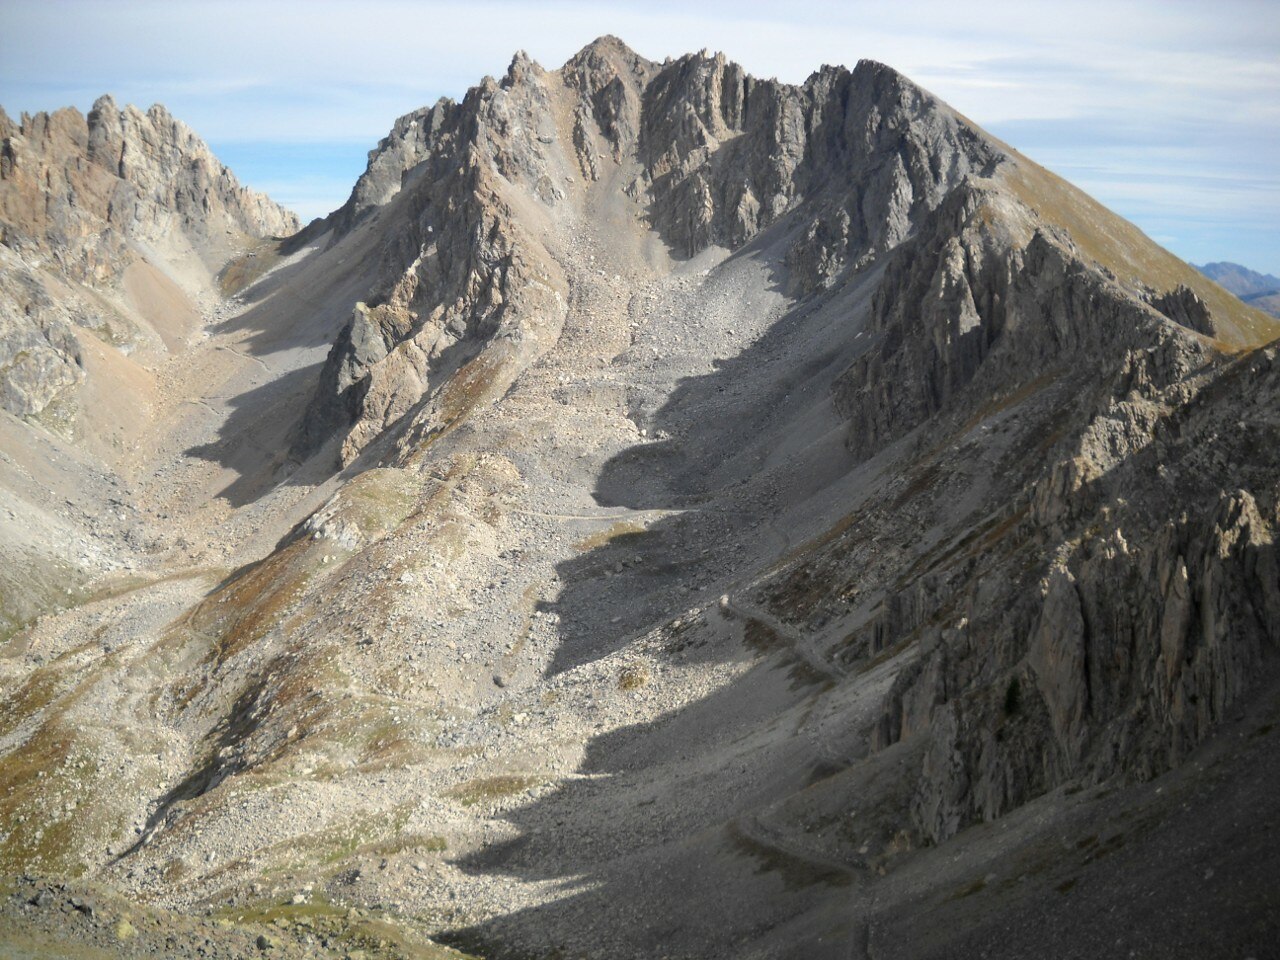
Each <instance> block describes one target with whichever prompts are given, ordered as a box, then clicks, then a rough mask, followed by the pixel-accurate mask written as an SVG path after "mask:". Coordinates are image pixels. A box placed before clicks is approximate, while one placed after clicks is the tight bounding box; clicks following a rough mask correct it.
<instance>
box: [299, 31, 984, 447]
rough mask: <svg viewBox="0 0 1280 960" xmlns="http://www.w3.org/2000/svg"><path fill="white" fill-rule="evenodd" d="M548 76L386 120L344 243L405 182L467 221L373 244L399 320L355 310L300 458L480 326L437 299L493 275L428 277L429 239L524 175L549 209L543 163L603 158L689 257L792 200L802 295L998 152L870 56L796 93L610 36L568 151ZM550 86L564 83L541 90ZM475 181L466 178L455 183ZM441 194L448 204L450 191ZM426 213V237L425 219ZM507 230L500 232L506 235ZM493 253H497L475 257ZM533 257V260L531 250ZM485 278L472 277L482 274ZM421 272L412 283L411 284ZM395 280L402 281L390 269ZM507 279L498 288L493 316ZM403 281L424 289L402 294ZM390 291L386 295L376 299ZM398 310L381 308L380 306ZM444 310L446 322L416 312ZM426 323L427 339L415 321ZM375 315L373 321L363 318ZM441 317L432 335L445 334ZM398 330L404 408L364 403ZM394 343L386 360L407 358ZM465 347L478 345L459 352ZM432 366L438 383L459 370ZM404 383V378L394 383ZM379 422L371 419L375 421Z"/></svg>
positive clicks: (859, 259)
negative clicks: (646, 52)
mask: <svg viewBox="0 0 1280 960" xmlns="http://www.w3.org/2000/svg"><path fill="white" fill-rule="evenodd" d="M548 82H549V81H548V76H547V75H546V74H545V73H544V72H543V71H542V70H541V69H540V68H538V67H537V66H536V65H534V64H532V63H530V62H529V61H528V60H527V58H523V57H522V56H518V57H517V58H516V60H515V61H514V62H513V63H512V65H511V69H510V71H509V72H508V74H507V76H506V77H505V78H504V79H503V80H502V81H501V82H500V83H494V82H493V81H488V82H487V83H486V84H485V85H483V86H481V87H479V88H476V89H474V90H472V91H471V92H470V93H469V94H468V95H467V97H466V99H465V100H464V102H463V103H462V104H460V105H458V104H451V103H449V102H447V101H442V102H441V103H439V104H437V105H435V106H434V107H431V108H430V109H427V110H423V111H418V112H416V113H413V114H409V115H407V116H405V117H402V118H401V119H400V120H398V121H396V124H395V126H394V127H393V129H392V132H391V134H390V135H389V136H388V137H387V138H385V139H384V140H383V141H382V142H381V143H380V144H379V146H378V149H377V150H375V151H373V152H371V153H370V159H369V166H368V169H367V171H366V172H365V174H364V175H362V176H361V178H360V180H359V181H358V182H357V184H356V187H355V189H354V190H353V192H352V195H351V198H350V199H349V200H348V201H347V203H346V205H344V207H343V208H341V209H340V210H339V211H337V212H336V213H335V214H334V215H333V224H332V226H333V236H334V239H335V240H336V239H337V238H339V237H341V236H342V235H343V234H344V233H345V232H346V231H349V230H350V229H352V226H353V225H354V224H355V223H356V222H357V221H358V220H359V219H360V218H361V217H363V216H367V215H368V214H369V213H370V212H371V211H372V210H374V209H375V208H376V207H377V206H379V205H381V204H385V203H387V202H388V201H389V200H390V199H391V198H392V197H395V196H397V194H399V193H400V192H401V191H404V192H405V193H406V194H407V195H408V196H407V197H406V198H405V199H403V200H400V201H399V206H400V207H401V209H405V205H411V206H412V207H413V208H414V209H413V213H412V214H411V215H412V216H414V217H415V218H416V219H417V220H419V221H421V224H420V225H419V228H418V229H419V232H422V230H423V229H426V230H430V229H434V228H432V227H431V226H430V224H428V223H427V220H430V219H434V221H436V222H437V223H439V224H441V226H442V228H447V229H449V230H451V231H466V232H467V233H469V234H470V237H469V238H464V237H460V236H457V235H456V234H451V235H449V236H445V235H440V236H434V235H433V236H431V237H429V238H427V241H428V242H419V243H412V242H409V240H408V238H407V237H403V236H402V235H397V240H396V243H395V245H394V246H388V247H387V248H386V249H385V251H384V254H383V257H384V261H385V274H386V277H387V280H386V283H387V284H392V283H400V285H401V286H400V293H399V294H386V295H385V296H388V297H391V298H392V299H396V298H398V301H399V302H400V304H401V306H400V307H399V308H398V310H399V312H398V313H397V317H398V319H397V320H396V321H395V322H391V323H388V322H386V321H377V320H374V321H372V323H373V326H371V319H370V318H372V317H376V316H385V315H386V309H382V308H381V307H379V308H377V309H379V310H382V312H381V313H378V312H377V311H376V310H375V312H374V313H370V312H369V311H366V310H363V309H361V310H360V311H357V313H356V314H355V315H354V316H353V319H352V324H351V328H350V329H349V330H348V331H347V332H346V333H344V335H343V338H342V339H341V340H340V341H339V343H338V344H337V345H336V346H335V349H334V354H333V355H332V356H331V357H330V361H329V363H328V364H327V365H326V368H325V373H324V375H323V377H322V382H321V385H320V388H319V391H318V394H317V401H316V404H315V408H314V410H315V412H314V414H313V415H311V416H310V417H309V419H308V421H307V423H306V425H305V426H304V429H303V431H302V434H301V437H300V445H299V449H300V450H303V451H309V450H312V449H314V448H315V446H316V444H317V443H318V442H319V440H320V439H321V438H323V437H327V436H329V435H331V434H332V432H333V431H334V430H335V429H338V428H342V427H344V426H346V425H347V424H354V425H355V431H354V433H355V439H354V440H352V441H351V442H349V443H348V444H347V445H346V447H345V448H344V453H343V459H344V460H349V459H350V457H351V456H352V454H353V453H354V452H355V451H356V450H358V449H359V448H360V447H362V446H363V444H364V442H365V440H363V439H361V438H365V437H367V435H368V434H369V432H370V431H372V432H373V433H376V432H378V431H379V430H380V429H382V427H384V426H386V425H387V424H389V423H390V422H392V421H393V419H394V416H395V415H402V414H403V413H404V412H405V411H406V410H407V409H408V407H409V406H410V405H411V403H412V401H413V400H414V399H416V398H414V397H412V394H413V393H415V392H417V393H422V392H423V389H424V387H423V384H424V383H425V382H426V381H427V380H429V379H430V377H427V376H425V375H424V374H425V371H426V369H427V368H428V367H431V366H433V365H435V364H436V363H437V361H436V360H435V359H434V356H433V354H434V355H435V356H438V355H441V354H443V352H444V350H445V348H446V347H447V346H452V345H453V344H454V343H455V342H456V341H457V340H458V339H459V338H460V337H461V338H467V337H469V336H471V334H470V333H468V331H470V330H473V329H474V330H477V331H479V333H480V335H481V336H488V335H489V331H486V330H484V329H483V324H478V323H477V322H476V321H475V320H472V321H470V322H466V323H464V324H462V325H461V326H460V325H459V324H458V323H457V322H456V321H454V324H453V328H450V325H449V321H448V320H444V321H442V320H441V319H439V317H443V314H442V313H440V311H442V310H443V309H444V303H443V301H445V300H446V299H449V298H455V297H459V295H460V298H461V299H460V302H468V301H469V300H470V299H472V295H471V294H470V293H469V292H467V291H466V290H464V289H463V284H464V283H465V284H469V285H471V286H475V285H476V284H477V283H479V284H481V285H485V284H488V283H490V281H489V280H488V279H487V277H489V276H491V274H492V271H491V268H488V267H485V266H483V265H481V264H476V263H467V264H460V265H459V266H460V267H465V270H464V269H459V270H456V271H455V272H454V274H453V275H452V276H449V277H444V276H440V277H433V278H432V279H431V282H427V281H426V280H425V279H424V271H425V270H427V269H430V268H431V265H432V264H433V263H435V262H436V259H437V258H436V257H435V256H432V255H429V254H428V253H427V251H428V250H429V249H435V250H439V249H448V248H449V246H452V247H453V248H454V249H459V241H460V242H461V246H462V247H467V246H469V247H471V248H472V249H474V248H476V246H477V245H478V244H480V243H488V242H489V241H488V240H487V239H483V240H482V237H483V238H487V237H488V236H491V235H492V234H493V232H494V231H493V230H492V225H484V224H482V223H481V221H482V218H483V209H484V205H485V204H492V203H493V201H492V200H491V199H489V198H492V197H496V196H497V195H498V194H497V191H496V190H495V188H494V187H493V186H491V185H490V184H491V182H493V181H494V178H496V181H497V182H501V181H508V182H511V183H514V184H518V185H522V186H524V187H526V188H528V189H529V190H530V192H531V193H532V194H533V196H534V197H536V198H537V199H538V200H539V201H541V202H542V203H544V204H547V205H554V204H555V203H556V201H557V199H558V197H560V196H562V195H563V191H562V189H561V186H560V185H559V184H558V183H557V182H555V181H553V180H552V179H550V178H549V170H550V168H551V167H554V166H558V167H559V168H561V169H562V170H563V168H564V166H565V164H566V163H572V164H573V166H574V167H576V170H575V171H574V173H575V174H580V175H581V176H582V177H584V178H587V179H589V180H591V181H597V180H599V179H600V177H601V176H602V173H601V167H600V163H601V158H602V157H605V156H608V157H609V158H610V159H611V161H612V163H613V164H614V165H620V166H622V167H624V168H625V169H626V170H627V171H628V174H627V175H628V176H630V177H631V180H630V182H627V183H626V184H625V190H626V192H627V193H628V194H629V195H631V196H633V197H636V198H638V199H641V200H642V202H643V203H644V204H645V206H646V209H647V219H648V221H649V222H650V223H651V225H652V226H653V228H654V229H656V230H657V231H658V232H659V233H660V234H661V235H662V236H663V238H664V239H665V240H666V241H667V242H668V243H669V244H671V245H672V247H673V248H674V249H676V250H678V251H680V252H681V253H682V254H683V255H685V256H690V257H691V256H694V255H695V254H697V253H698V252H699V251H701V250H703V249H705V248H706V247H708V246H710V245H712V244H716V245H722V246H726V247H730V248H733V247H738V246H741V245H742V244H743V243H745V242H747V241H748V240H750V239H751V238H752V237H754V236H755V235H756V234H757V233H759V231H760V230H762V229H764V228H765V227H767V226H769V225H770V224H772V223H774V222H776V221H777V220H779V219H780V218H781V217H782V216H783V215H784V214H786V213H787V212H789V211H791V210H793V208H795V207H797V206H798V205H801V204H804V203H808V204H809V207H808V211H807V212H806V211H805V210H798V211H797V212H796V213H795V215H794V217H793V219H794V220H795V221H796V222H800V221H804V222H805V223H806V226H805V227H804V231H803V233H802V235H801V236H800V237H799V238H798V239H797V241H796V243H795V245H794V247H793V249H792V251H791V253H790V254H789V256H788V265H789V267H790V269H791V271H792V274H793V277H792V283H793V285H794V286H795V287H796V289H797V290H799V291H800V292H805V291H807V290H810V289H813V288H814V287H816V286H819V285H821V284H823V283H827V282H830V281H831V280H832V279H833V278H834V277H835V276H836V275H838V274H839V272H840V271H841V270H842V269H843V268H844V267H845V266H847V265H849V264H851V263H854V264H858V265H863V264H865V263H867V262H869V260H870V259H871V258H873V257H874V256H875V255H876V254H879V253H883V252H885V251H887V250H889V249H891V248H892V247H894V246H896V245H897V244H898V243H900V242H901V241H902V240H904V239H905V238H906V237H907V236H908V235H909V234H910V233H911V232H912V231H913V230H914V228H915V225H916V223H917V222H918V221H919V220H920V218H921V217H923V216H924V215H925V214H926V213H928V212H929V211H930V210H932V209H933V208H934V207H936V206H937V205H938V204H939V203H940V202H941V201H942V198H943V197H944V196H945V195H946V194H947V193H948V192H949V191H950V190H951V189H952V188H953V187H954V186H956V185H957V184H959V183H960V182H961V181H962V180H963V179H964V178H965V177H966V176H968V175H970V174H974V175H989V174H990V172H991V171H992V169H994V167H995V165H996V164H997V163H999V162H1000V160H1001V158H1002V157H1004V156H1005V154H1004V151H1003V149H1002V148H1001V147H1000V146H999V145H997V144H996V143H994V142H993V141H991V140H990V139H989V138H987V137H986V136H985V135H984V134H982V133H981V132H980V131H978V130H977V129H976V128H974V127H972V126H971V125H969V124H968V123H966V122H965V121H963V120H962V119H960V118H959V117H957V116H956V115H955V114H953V113H952V112H951V111H950V110H949V109H947V108H946V107H945V106H943V105H942V104H940V103H939V102H938V101H937V100H936V99H934V98H933V97H932V96H930V95H929V94H927V93H925V92H924V91H922V90H920V89H919V88H918V87H916V86H915V85H913V84H911V83H910V82H909V81H908V80H906V79H905V78H904V77H902V76H901V75H900V74H898V73H896V72H895V71H893V70H891V69H890V68H888V67H885V66H883V65H881V64H876V63H872V62H870V61H864V62H863V63H860V64H859V65H858V67H857V68H856V69H855V70H853V71H852V72H851V71H848V70H845V69H843V68H825V69H824V70H823V71H821V72H820V73H817V74H815V75H814V76H813V77H811V78H810V79H809V81H807V82H806V83H805V84H804V85H803V86H801V87H794V86H789V85H786V84H780V83H778V82H777V81H772V80H770V81H758V80H756V79H754V78H752V77H749V76H747V75H746V74H745V72H744V71H743V70H742V68H741V67H738V66H737V65H736V64H732V63H730V62H728V61H727V60H726V59H725V57H724V56H723V55H722V54H721V55H716V56H714V57H711V56H707V55H705V54H701V55H691V56H686V57H682V58H680V59H679V60H676V61H673V62H671V63H668V64H666V65H663V66H659V65H656V64H653V63H650V62H649V61H647V60H644V59H643V58H641V57H639V56H638V55H636V54H635V53H634V52H632V51H630V50H628V49H627V48H626V47H625V46H623V45H622V44H621V43H620V42H618V41H616V40H614V39H612V38H606V39H605V40H603V41H600V42H597V43H595V44H593V45H591V46H589V47H587V48H586V49H584V50H583V51H582V52H580V53H579V54H578V55H577V56H575V57H574V58H573V59H571V60H570V61H569V62H568V63H567V64H566V65H565V67H564V69H563V70H562V71H561V77H560V81H559V82H560V83H563V84H564V85H565V86H566V87H568V88H569V90H571V91H572V92H573V93H574V94H576V96H577V103H576V105H575V106H574V112H573V117H572V121H571V122H572V130H573V132H572V152H570V148H569V145H568V144H564V143H562V142H557V141H558V137H559V134H558V133H557V126H556V123H557V121H556V118H555V116H554V115H553V112H552V106H551V104H552V101H551V98H550V96H549V95H548V87H547V85H548ZM551 82H552V83H554V82H555V81H551ZM463 177H467V178H468V180H467V181H466V182H459V181H460V179H461V178H463ZM433 196H434V197H435V198H436V200H435V201H434V202H435V203H436V204H437V205H438V204H440V203H442V202H444V200H443V198H457V197H460V196H465V197H467V198H468V199H473V198H474V199H477V200H478V201H479V202H478V203H474V204H472V206H471V207H470V208H469V209H468V208H460V209H453V210H450V211H449V213H450V215H449V216H448V217H442V216H441V215H440V213H441V210H440V208H439V206H437V207H436V208H434V209H431V208H430V207H429V205H430V204H431V203H432V202H433V201H432V200H431V199H430V198H431V197H433ZM452 202H457V201H456V200H454V201H452ZM422 224H425V228H424V227H423V226H422ZM500 232H504V233H511V232H512V230H511V228H506V229H504V230H502V231H500ZM484 259H488V260H493V259H494V255H493V253H492V251H490V253H489V254H488V255H487V256H484V255H482V257H481V260H482V261H483V260H484ZM540 259H541V258H540ZM477 267H478V269H473V268H477ZM411 275H412V277H413V279H409V278H410V276H411ZM397 276H399V277H400V278H403V279H397V280H394V281H393V279H392V278H393V277H397ZM524 282H525V280H524V276H523V275H516V276H512V277H511V278H504V279H501V280H500V281H499V283H500V284H501V290H500V292H501V296H502V298H503V303H504V306H503V310H504V311H511V310H514V309H519V307H518V305H516V304H507V303H506V302H505V301H506V298H508V297H509V296H510V293H511V291H512V290H515V289H519V288H520V286H522V285H523V284H524ZM410 284H411V285H412V288H413V290H414V291H416V292H417V293H416V295H417V296H418V297H419V298H422V297H427V298H430V299H427V300H424V301H422V302H409V300H408V299H406V296H405V290H406V289H407V287H408V285H410ZM375 296H376V297H377V298H378V299H381V298H382V297H383V296H384V295H383V294H377V295H375ZM387 309H390V308H387ZM433 311H434V312H435V313H436V315H437V319H434V320H428V321H424V320H423V319H422V318H424V317H426V316H427V315H429V314H431V313H432V312H433ZM424 322H425V323H426V332H425V333H424V332H421V331H420V330H419V328H420V326H421V325H422V324H423V323H424ZM375 326H376V332H374V327H375ZM441 326H443V327H444V331H443V336H442V335H441V333H437V332H436V331H437V329H438V328H440V327H441ZM407 339H412V340H414V341H415V344H416V346H415V347H413V348H409V349H411V350H412V352H414V353H415V354H420V355H422V359H416V360H414V361H413V362H412V363H411V367H412V370H411V372H410V373H409V374H408V375H409V377H410V378H411V380H412V382H411V383H406V384H403V385H399V386H397V387H396V388H395V390H396V391H397V392H398V393H399V394H401V395H404V397H406V398H407V399H403V398H402V399H399V400H397V401H393V402H391V403H390V405H388V402H387V401H386V399H385V398H383V397H376V399H375V400H374V401H373V402H372V403H371V404H369V408H368V409H367V410H366V404H365V401H364V399H363V398H364V396H365V395H366V393H368V392H370V391H372V393H373V394H375V395H378V394H380V393H381V392H382V391H381V390H380V389H379V388H378V387H377V386H375V385H374V384H373V382H372V381H370V382H368V383H365V382H364V381H365V379H366V377H367V376H368V374H366V371H368V370H372V368H373V367H374V365H376V364H378V363H380V362H381V361H382V359H383V357H385V356H386V355H387V354H389V353H391V352H392V351H393V349H394V347H395V346H396V345H397V344H398V343H401V342H403V341H405V340H407ZM404 352H405V351H398V352H397V357H396V360H395V361H393V365H395V366H397V367H400V368H401V369H403V365H402V364H400V363H399V361H400V359H401V354H403V353H404ZM462 352H463V354H464V355H466V354H469V353H474V347H471V348H466V347H464V348H462ZM452 363H453V366H450V365H449V363H448V362H446V363H445V364H444V366H443V367H441V369H443V370H445V371H446V375H447V373H448V372H450V371H451V370H452V369H456V364H457V361H452ZM390 376H391V377H392V378H394V379H397V380H399V379H400V378H401V376H402V373H401V372H399V371H397V372H395V373H392V374H390ZM370 417H371V418H372V421H373V422H372V424H371V425H370V424H366V423H365V422H364V421H365V420H366V418H370Z"/></svg>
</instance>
